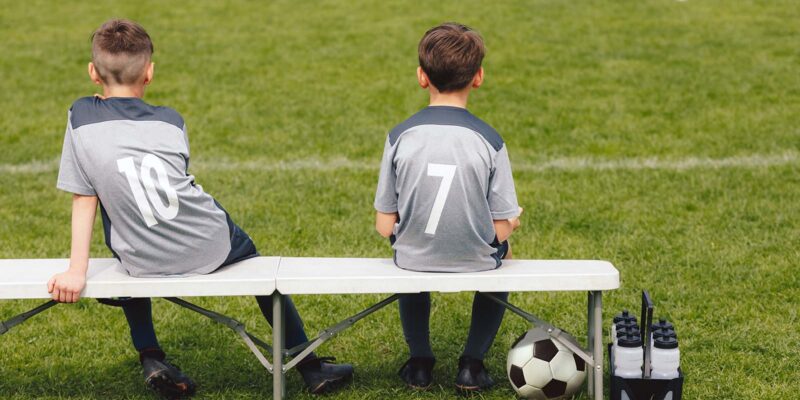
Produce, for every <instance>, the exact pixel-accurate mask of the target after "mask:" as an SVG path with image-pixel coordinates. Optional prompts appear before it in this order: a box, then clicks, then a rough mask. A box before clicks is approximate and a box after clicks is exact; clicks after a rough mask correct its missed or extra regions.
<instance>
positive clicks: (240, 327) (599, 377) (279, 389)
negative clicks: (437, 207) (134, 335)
mask: <svg viewBox="0 0 800 400" xmlns="http://www.w3.org/2000/svg"><path fill="white" fill-rule="evenodd" d="M403 295H404V294H403V293H400V294H393V295H391V296H389V297H387V298H385V299H383V300H381V301H379V302H378V303H375V304H374V305H372V306H370V307H368V308H367V309H365V310H363V311H361V312H359V313H357V314H355V315H352V316H350V317H348V318H346V319H344V320H342V321H340V322H339V323H337V324H334V325H332V326H330V327H328V328H327V329H324V330H322V331H321V332H320V333H319V334H318V335H317V336H316V337H314V338H313V339H310V340H309V341H307V342H306V343H303V344H301V345H298V346H296V347H294V348H291V349H287V348H285V332H284V320H285V312H284V304H285V301H286V295H284V294H282V293H281V292H280V291H278V290H277V288H276V290H275V291H274V292H273V293H272V295H271V297H272V310H273V322H272V346H270V345H269V344H267V343H265V342H264V341H262V340H260V339H258V338H257V337H255V336H253V335H252V334H250V333H249V332H247V330H246V329H245V326H244V324H242V323H241V322H239V321H237V320H235V319H233V318H231V317H228V316H225V315H223V314H220V313H217V312H214V311H211V310H208V309H205V308H202V307H200V306H197V305H195V304H193V303H190V302H188V301H186V300H184V299H181V298H177V297H163V298H164V299H165V300H167V301H170V302H172V303H174V304H176V305H178V306H181V307H184V308H186V309H189V310H191V311H194V312H196V313H199V314H201V315H203V316H205V317H207V318H209V319H211V320H213V321H215V322H217V323H219V324H222V325H225V326H227V327H228V328H230V329H231V330H233V331H234V332H236V334H237V335H238V336H239V337H240V338H241V340H242V341H243V342H244V343H245V345H246V346H247V348H248V349H249V350H250V351H251V352H252V353H253V355H254V356H255V357H256V358H257V359H258V361H259V362H260V363H261V365H262V366H263V367H264V368H265V369H266V370H267V371H268V372H269V373H270V374H272V376H273V398H274V399H276V400H282V399H284V398H285V396H286V379H285V374H286V372H288V371H289V370H290V369H292V368H294V367H295V366H297V364H298V363H299V362H300V361H301V360H302V359H303V358H304V357H305V356H307V355H308V354H310V353H311V352H313V351H314V350H316V349H317V348H318V347H319V346H321V345H322V344H323V343H325V342H326V341H328V340H330V339H331V338H333V337H334V336H336V335H337V334H339V333H340V332H342V331H344V330H345V329H347V328H349V327H351V326H353V325H354V324H355V323H356V322H358V321H360V320H361V319H364V318H366V317H367V316H369V315H370V314H373V313H375V312H377V311H379V310H380V309H382V308H384V307H386V306H387V305H389V304H391V303H393V302H394V301H396V300H397V299H399V298H400V297H401V296H403ZM482 295H484V296H487V297H489V298H490V299H492V300H493V301H495V302H497V303H499V304H500V305H502V306H503V307H505V308H506V309H508V310H509V311H511V312H513V313H514V314H516V315H518V316H520V317H522V318H524V319H526V320H527V321H529V322H530V323H532V324H533V325H536V326H540V327H542V328H544V329H546V330H547V332H548V334H549V335H550V336H551V338H552V339H553V340H556V341H558V342H560V343H562V344H564V345H565V346H566V347H567V348H569V349H570V350H572V351H573V352H574V353H575V354H576V355H578V356H579V357H581V358H582V359H583V360H584V361H585V362H586V365H587V375H588V377H587V392H588V395H589V397H590V398H593V399H595V400H602V399H603V394H604V393H603V343H602V340H603V338H602V337H603V332H602V331H603V326H602V323H603V319H602V318H603V311H602V309H603V301H602V296H603V293H602V291H600V290H590V291H588V296H587V332H586V333H587V342H586V343H587V349H586V350H585V351H584V350H583V349H581V348H580V347H578V346H576V345H575V344H574V342H572V341H571V340H568V336H565V333H564V332H563V331H561V330H560V329H558V328H557V327H555V326H553V325H551V324H550V323H548V322H546V321H543V320H541V319H539V318H537V317H536V316H534V315H532V314H529V313H527V312H525V311H523V310H522V309H520V308H518V307H516V306H514V305H513V304H511V303H509V302H507V301H505V300H502V299H500V298H498V297H496V296H494V295H492V294H490V293H482ZM154 297H155V296H154ZM57 304H58V303H57V302H55V301H52V300H50V301H48V302H46V303H44V304H41V305H39V306H38V307H35V308H33V309H31V310H29V311H26V312H24V313H21V314H19V315H17V316H14V317H12V318H10V319H8V320H6V321H0V335H3V334H5V333H6V332H8V331H9V330H10V329H12V328H14V327H15V326H17V325H19V324H21V323H23V322H25V321H26V320H28V319H30V318H32V317H33V316H35V315H37V314H39V313H41V312H44V311H46V310H48V309H50V308H51V307H53V306H55V305H57ZM262 350H263V352H262ZM264 352H266V354H270V353H271V356H272V363H270V361H269V360H268V359H267V355H266V354H265V353H264Z"/></svg>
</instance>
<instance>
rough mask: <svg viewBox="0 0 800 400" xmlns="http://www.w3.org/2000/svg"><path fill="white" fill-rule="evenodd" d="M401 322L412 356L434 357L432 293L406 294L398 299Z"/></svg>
mask: <svg viewBox="0 0 800 400" xmlns="http://www.w3.org/2000/svg"><path fill="white" fill-rule="evenodd" d="M398 304H399V306H400V322H401V323H402V325H403V335H404V336H405V339H406V343H408V349H409V353H410V356H411V357H427V358H432V357H433V349H431V334H430V317H431V294H430V293H427V292H423V293H412V294H406V295H404V296H402V297H400V299H399V300H398Z"/></svg>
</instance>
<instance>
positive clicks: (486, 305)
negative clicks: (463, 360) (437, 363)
mask: <svg viewBox="0 0 800 400" xmlns="http://www.w3.org/2000/svg"><path fill="white" fill-rule="evenodd" d="M491 294H493V295H495V296H497V297H499V298H501V299H503V300H508V293H507V292H505V293H491ZM505 311H506V308H505V307H503V306H501V305H500V304H498V303H496V302H494V301H493V300H491V299H489V298H488V297H486V296H483V295H482V294H480V293H477V292H476V293H475V297H474V299H473V300H472V322H471V323H470V327H469V336H467V344H466V346H464V354H463V355H464V356H467V357H472V358H474V359H477V360H483V358H484V357H485V356H486V352H488V351H489V347H491V346H492V342H494V338H495V336H497V331H498V330H499V329H500V323H501V322H503V314H504V313H505Z"/></svg>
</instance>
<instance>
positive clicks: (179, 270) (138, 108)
mask: <svg viewBox="0 0 800 400" xmlns="http://www.w3.org/2000/svg"><path fill="white" fill-rule="evenodd" d="M188 163H189V145H188V138H187V136H186V130H185V125H184V123H183V118H181V116H180V115H179V114H178V113H177V112H175V111H174V110H172V109H170V108H166V107H154V106H151V105H149V104H147V103H145V102H144V101H143V100H141V99H139V98H133V97H113V98H108V99H101V98H98V97H85V98H82V99H79V100H77V101H76V102H75V103H74V104H73V105H72V107H71V109H70V114H69V121H68V125H67V133H66V135H65V141H64V150H63V155H62V159H61V168H60V172H59V178H58V187H59V188H60V189H63V190H67V191H70V192H73V193H77V194H83V195H97V196H98V197H99V199H100V202H101V212H102V216H103V225H104V227H105V233H106V241H107V244H108V245H109V247H110V248H111V249H112V251H114V253H115V255H117V256H118V257H119V258H120V259H121V261H122V265H123V267H124V268H125V269H126V270H127V271H128V273H130V275H132V276H164V275H188V274H203V273H208V272H211V271H213V270H214V269H216V268H217V267H219V265H220V264H221V263H222V262H223V261H224V260H225V258H226V257H227V255H228V253H229V251H230V240H229V235H230V233H229V228H228V224H227V221H226V215H225V212H224V211H223V210H222V209H220V208H219V207H217V205H216V204H215V202H214V199H213V198H212V197H211V196H210V195H208V194H206V193H205V192H203V190H202V188H200V187H199V186H197V185H195V184H194V177H193V176H191V175H189V174H188V172H187V168H188Z"/></svg>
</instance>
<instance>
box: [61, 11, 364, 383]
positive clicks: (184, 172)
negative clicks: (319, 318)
mask: <svg viewBox="0 0 800 400" xmlns="http://www.w3.org/2000/svg"><path fill="white" fill-rule="evenodd" d="M152 54H153V44H152V42H151V40H150V36H149V35H148V34H147V32H145V30H144V29H143V28H142V27H141V26H140V25H139V24H137V23H135V22H132V21H127V20H111V21H108V22H106V23H105V24H103V25H102V26H101V27H100V28H99V29H98V30H97V31H95V32H94V34H93V35H92V62H90V63H89V67H88V68H89V76H90V77H91V79H92V81H93V82H95V83H96V84H98V85H102V87H103V95H102V96H100V95H95V96H94V97H84V98H81V99H78V100H77V101H75V103H73V104H72V107H71V108H70V111H69V114H68V119H67V131H66V134H65V137H64V147H63V150H62V155H61V166H60V169H59V174H58V183H57V187H58V188H59V189H61V190H64V191H67V192H70V193H73V197H72V249H71V254H70V266H69V269H68V270H67V271H66V272H63V273H60V274H56V275H55V276H53V277H52V278H51V279H50V281H49V282H48V290H49V292H50V293H52V297H53V299H54V300H57V301H60V302H68V303H73V302H76V301H78V299H79V297H80V294H81V291H82V290H83V288H84V286H85V284H86V270H87V266H88V259H89V244H90V242H91V237H92V228H93V225H94V220H95V215H96V211H97V206H98V204H99V205H100V213H101V216H102V220H103V227H104V232H105V239H106V245H107V246H108V247H109V249H110V250H111V252H112V253H113V255H114V257H116V258H117V259H119V260H120V263H121V264H122V267H123V268H124V269H125V270H126V271H127V272H128V273H129V274H130V275H131V276H136V277H163V276H171V277H180V276H188V275H196V274H208V273H212V272H214V271H215V270H217V269H218V268H220V267H223V266H226V265H229V264H232V263H235V262H237V261H241V260H245V259H248V258H251V257H256V256H258V255H259V254H258V251H257V250H256V247H255V245H254V244H253V242H252V240H251V239H250V237H249V236H248V235H247V233H245V232H244V231H243V230H242V229H241V228H239V227H238V226H237V225H236V224H235V223H234V222H233V221H232V220H231V218H230V216H229V215H228V213H227V212H226V211H225V210H224V209H223V208H222V207H221V206H220V205H219V203H217V202H216V201H215V200H214V198H213V197H211V196H210V195H209V194H207V193H205V192H204V191H203V189H202V188H201V187H200V185H197V184H196V183H195V178H194V176H192V175H190V174H189V172H188V165H189V141H188V136H187V134H186V125H185V124H184V121H183V118H182V117H181V116H180V114H178V113H177V112H176V111H174V110H172V109H170V108H167V107H157V106H152V105H150V104H147V103H145V102H144V101H143V100H142V97H143V96H144V91H145V87H146V86H147V85H149V84H150V82H151V81H152V80H153V63H152V62H151V56H152ZM256 300H257V301H258V305H259V307H260V308H261V312H262V313H263V314H264V317H265V318H266V319H267V321H268V322H270V324H271V323H272V302H271V299H270V297H256ZM104 303H109V301H104ZM111 303H113V304H114V305H119V306H121V307H122V309H123V311H124V313H125V317H126V318H127V320H128V325H129V326H130V333H131V339H132V340H133V345H134V347H135V348H136V350H137V351H138V352H139V358H140V361H141V363H142V368H143V370H144V376H145V382H146V383H147V384H148V385H149V386H151V387H152V388H153V389H155V390H156V391H157V392H158V393H159V394H161V395H163V396H165V397H169V398H174V397H183V396H189V395H192V394H193V393H194V391H195V385H194V383H193V382H192V381H191V380H190V379H189V378H188V377H187V376H186V375H184V374H183V373H182V372H181V371H180V370H179V369H178V368H177V367H175V366H173V365H172V364H170V363H169V362H168V361H166V360H165V354H164V352H163V351H162V350H161V346H160V345H159V343H158V340H157V339H156V334H155V331H154V328H153V319H152V315H151V304H150V299H146V298H137V299H128V300H121V301H118V300H115V301H113V302H111ZM286 337H287V340H286V345H287V346H288V347H293V346H296V345H299V344H301V343H304V342H306V341H307V340H308V339H307V337H306V334H305V332H304V330H303V324H302V321H301V319H300V316H299V314H298V313H297V310H296V309H295V308H294V305H293V304H292V303H291V301H289V300H287V303H286ZM325 360H327V359H325ZM298 370H299V371H300V373H301V374H302V376H303V379H304V381H305V383H306V385H307V386H308V388H309V390H311V391H312V392H313V393H320V392H323V391H326V390H329V389H331V388H333V387H335V386H337V385H338V384H340V383H342V382H344V381H346V379H348V378H350V377H352V374H353V368H352V366H350V365H347V364H343V365H336V364H331V363H328V362H326V361H324V360H323V359H321V358H317V357H316V356H315V355H313V354H312V355H310V356H309V357H307V358H306V359H304V360H303V361H301V363H300V364H299V365H298Z"/></svg>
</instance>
